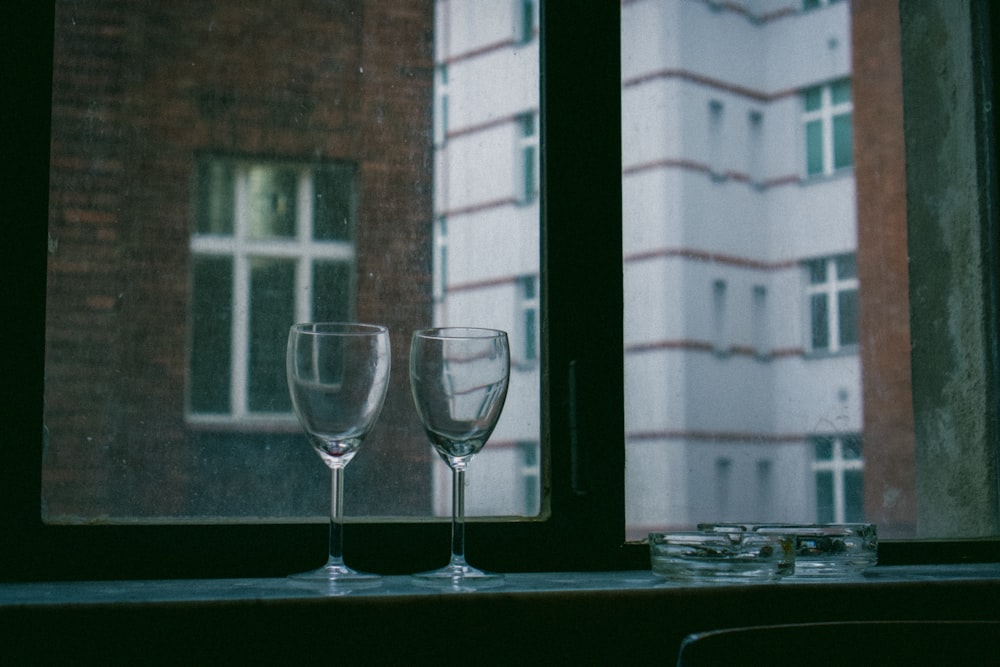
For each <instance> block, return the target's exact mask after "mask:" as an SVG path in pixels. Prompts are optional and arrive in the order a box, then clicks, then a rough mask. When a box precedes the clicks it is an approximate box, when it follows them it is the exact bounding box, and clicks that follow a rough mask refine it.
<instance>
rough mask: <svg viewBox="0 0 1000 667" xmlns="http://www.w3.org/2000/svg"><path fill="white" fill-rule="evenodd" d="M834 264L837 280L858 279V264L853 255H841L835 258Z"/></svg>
mask: <svg viewBox="0 0 1000 667" xmlns="http://www.w3.org/2000/svg"><path fill="white" fill-rule="evenodd" d="M836 264H837V278H839V279H841V280H843V279H845V278H857V277H858V262H857V259H856V258H855V256H854V255H841V256H840V257H838V258H837V261H836ZM824 280H825V279H824Z"/></svg>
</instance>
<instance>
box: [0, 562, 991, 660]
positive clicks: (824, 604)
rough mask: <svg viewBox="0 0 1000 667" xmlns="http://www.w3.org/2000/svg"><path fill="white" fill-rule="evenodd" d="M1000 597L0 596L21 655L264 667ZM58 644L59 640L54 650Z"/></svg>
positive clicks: (728, 588)
mask: <svg viewBox="0 0 1000 667" xmlns="http://www.w3.org/2000/svg"><path fill="white" fill-rule="evenodd" d="M998 594H1000V563H992V564H959V565H927V566H882V567H877V568H874V569H872V570H871V571H869V573H868V574H866V576H864V577H862V578H857V579H852V580H841V581H811V580H803V581H796V580H795V579H794V578H789V579H787V580H785V581H783V582H780V583H775V584H744V585H720V584H706V585H691V584H682V583H677V582H667V581H664V580H662V579H659V578H657V577H654V576H653V575H652V573H650V572H649V571H648V570H636V571H623V572H600V573H593V572H590V573H574V572H561V573H514V574H508V575H506V582H505V585H504V586H502V587H500V588H494V589H488V590H482V591H476V592H440V591H437V590H434V589H428V588H423V587H420V586H417V585H415V584H414V583H413V582H412V580H411V579H410V578H409V577H407V576H389V577H385V579H384V581H383V585H382V586H381V587H380V588H377V589H373V590H367V591H358V592H354V593H349V594H345V595H341V596H324V595H322V594H321V593H319V592H315V591H312V590H309V589H307V588H299V587H296V586H295V585H293V584H291V583H290V582H289V581H287V580H285V579H216V580H176V581H171V580H160V581H109V582H63V583H59V582H54V583H18V584H0V627H3V628H5V631H6V634H7V635H8V637H9V638H12V639H13V655H19V651H20V650H23V651H24V652H25V654H26V655H30V656H32V657H35V656H38V655H42V656H43V657H67V658H71V659H79V658H80V657H81V656H87V655H89V654H90V653H91V652H93V653H94V654H95V655H100V656H102V657H107V655H108V654H111V655H112V656H113V657H126V658H127V657H133V656H134V655H138V656H149V655H153V656H156V657H157V658H164V657H166V656H168V655H171V654H177V653H179V654H181V655H183V656H187V657H190V656H191V651H192V650H193V649H192V647H200V648H198V651H199V652H200V653H199V654H201V653H204V655H210V656H226V657H234V656H235V657H237V658H239V657H245V658H250V659H256V661H260V660H267V659H268V658H279V657H280V658H282V659H284V660H287V659H289V658H290V656H294V655H303V656H311V657H313V658H314V659H315V658H316V657H318V656H320V655H326V656H328V657H329V658H330V659H335V658H337V657H348V658H349V657H351V656H356V657H358V658H363V659H365V660H366V661H369V662H379V661H380V660H382V659H384V660H395V661H397V662H400V661H401V662H410V661H416V658H417V657H419V656H421V655H423V656H425V657H427V656H435V655H438V656H440V655H445V654H446V653H447V652H448V651H450V650H451V651H454V650H460V651H477V652H480V653H479V655H483V656H489V658H490V660H489V662H491V663H492V662H499V661H501V660H503V659H505V658H507V659H516V658H517V657H518V656H520V657H521V658H523V657H525V652H526V651H531V655H532V656H533V657H541V656H542V655H546V654H547V655H549V656H551V657H553V658H559V659H561V660H564V661H569V660H570V659H584V660H588V659H589V660H590V661H591V662H593V661H595V660H596V661H598V662H600V661H601V660H602V659H603V658H605V657H607V658H608V659H612V658H613V659H614V660H615V661H621V660H622V659H624V658H627V657H630V656H634V657H640V656H643V655H645V656H649V655H653V654H658V655H660V657H662V658H663V662H665V663H667V664H671V658H672V656H675V655H676V649H677V647H678V646H679V642H680V640H681V639H683V637H684V636H686V635H687V634H690V633H691V632H695V631H702V630H709V629H715V628H723V627H739V626H746V625H762V624H772V623H793V622H808V621H835V620H855V621H857V620H902V619H905V620H918V619H928V620H930V619H935V620H936V619H982V620H1000V607H998V606H997V605H996V604H995V600H996V599H997V596H998ZM448 619H460V621H459V622H458V623H456V622H455V621H454V620H452V621H449V620H448ZM52 633H55V636H59V637H60V641H58V642H56V641H52V640H51V639H48V640H47V641H46V638H49V637H50V636H51V635H52ZM594 641H597V642H600V643H601V644H600V646H596V645H594V644H593V642H594ZM196 642H198V643H196ZM604 642H609V643H610V644H611V646H609V647H608V649H607V650H608V652H607V654H602V653H601V647H602V646H603V643H604ZM81 646H82V647H83V649H82V653H81ZM205 652H207V653H205ZM50 654H51V655H50ZM8 655H9V653H8ZM451 655H453V656H457V657H461V656H460V655H459V654H457V653H452V654H451ZM465 657H470V655H469V654H466V656H465Z"/></svg>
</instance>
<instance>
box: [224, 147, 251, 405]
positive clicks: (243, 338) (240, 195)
mask: <svg viewBox="0 0 1000 667" xmlns="http://www.w3.org/2000/svg"><path fill="white" fill-rule="evenodd" d="M247 178H248V175H247V171H246V169H245V168H244V167H242V166H240V167H238V168H237V171H236V179H235V181H236V184H235V187H236V197H235V207H234V208H235V212H234V216H233V320H232V341H233V345H232V352H231V355H230V360H229V364H230V372H231V373H232V383H231V384H230V388H229V391H230V403H231V407H230V409H231V411H232V415H233V417H234V418H237V419H239V418H242V417H245V416H246V414H247V382H248V377H247V364H246V363H244V362H243V360H245V359H246V358H247V354H248V352H249V349H250V334H249V332H250V307H251V304H250V259H249V257H248V256H247V251H248V248H247V243H246V235H247V191H248V187H249V184H248V183H247Z"/></svg>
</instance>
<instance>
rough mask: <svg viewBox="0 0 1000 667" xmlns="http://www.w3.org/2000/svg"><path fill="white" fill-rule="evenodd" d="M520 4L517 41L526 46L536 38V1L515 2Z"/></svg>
mask: <svg viewBox="0 0 1000 667" xmlns="http://www.w3.org/2000/svg"><path fill="white" fill-rule="evenodd" d="M515 1H517V2H518V8H517V12H518V19H519V25H518V29H517V31H516V33H517V39H518V41H519V42H520V43H521V44H526V43H528V42H530V41H531V40H532V39H534V38H535V4H536V3H535V0H519V1H518V0H515Z"/></svg>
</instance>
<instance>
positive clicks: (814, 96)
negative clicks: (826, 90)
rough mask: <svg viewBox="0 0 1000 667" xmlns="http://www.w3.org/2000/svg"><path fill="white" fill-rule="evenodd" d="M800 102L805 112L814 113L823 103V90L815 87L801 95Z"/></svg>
mask: <svg viewBox="0 0 1000 667" xmlns="http://www.w3.org/2000/svg"><path fill="white" fill-rule="evenodd" d="M802 101H803V104H804V106H805V110H806V111H816V110H817V109H819V108H820V105H821V104H822V103H823V88H822V87H821V86H817V87H815V88H810V89H808V90H806V91H805V92H804V93H802Z"/></svg>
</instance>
